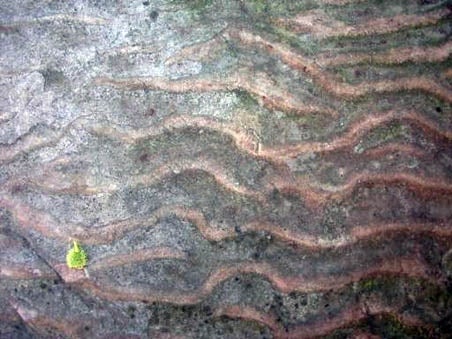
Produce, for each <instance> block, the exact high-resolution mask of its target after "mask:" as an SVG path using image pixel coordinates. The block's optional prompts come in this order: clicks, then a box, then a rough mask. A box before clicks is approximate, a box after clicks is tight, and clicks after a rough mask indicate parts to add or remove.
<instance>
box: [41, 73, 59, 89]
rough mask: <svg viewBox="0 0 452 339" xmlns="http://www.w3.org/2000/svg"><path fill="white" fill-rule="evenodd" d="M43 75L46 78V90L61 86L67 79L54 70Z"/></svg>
mask: <svg viewBox="0 0 452 339" xmlns="http://www.w3.org/2000/svg"><path fill="white" fill-rule="evenodd" d="M41 74H42V76H43V77H44V88H48V87H51V86H54V85H59V84H61V83H62V82H63V81H64V79H65V76H64V74H63V72H61V71H57V70H54V69H46V70H44V71H42V72H41Z"/></svg>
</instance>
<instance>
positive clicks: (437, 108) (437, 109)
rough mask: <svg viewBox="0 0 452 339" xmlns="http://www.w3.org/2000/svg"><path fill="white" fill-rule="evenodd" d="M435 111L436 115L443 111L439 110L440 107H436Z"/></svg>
mask: <svg viewBox="0 0 452 339" xmlns="http://www.w3.org/2000/svg"><path fill="white" fill-rule="evenodd" d="M435 111H437V112H438V113H441V112H442V111H443V110H442V109H441V107H439V106H437V107H436V108H435Z"/></svg>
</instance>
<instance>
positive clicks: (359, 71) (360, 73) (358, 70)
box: [355, 69, 363, 78]
mask: <svg viewBox="0 0 452 339" xmlns="http://www.w3.org/2000/svg"><path fill="white" fill-rule="evenodd" d="M362 75H363V72H362V71H361V70H360V69H355V77H356V78H359V77H361V76H362Z"/></svg>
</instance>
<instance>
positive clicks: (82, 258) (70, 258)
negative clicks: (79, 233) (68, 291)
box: [66, 241, 88, 270]
mask: <svg viewBox="0 0 452 339" xmlns="http://www.w3.org/2000/svg"><path fill="white" fill-rule="evenodd" d="M87 263H88V256H87V255H86V252H85V250H84V249H83V248H82V247H80V245H79V244H78V243H77V241H74V245H73V247H72V248H71V249H70V250H69V251H68V252H67V254H66V264H67V266H68V267H69V268H73V269H77V270H81V269H84V268H85V266H86V265H87Z"/></svg>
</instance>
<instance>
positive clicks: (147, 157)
mask: <svg viewBox="0 0 452 339" xmlns="http://www.w3.org/2000/svg"><path fill="white" fill-rule="evenodd" d="M139 159H140V161H141V162H147V161H148V160H149V154H147V153H143V154H142V155H140V158H139Z"/></svg>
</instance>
